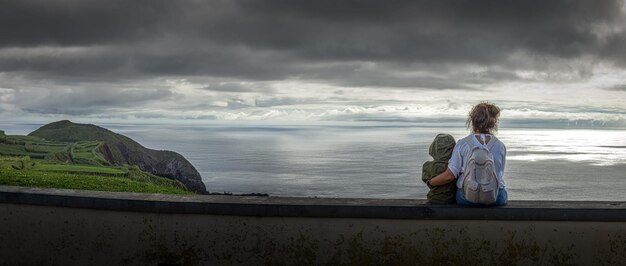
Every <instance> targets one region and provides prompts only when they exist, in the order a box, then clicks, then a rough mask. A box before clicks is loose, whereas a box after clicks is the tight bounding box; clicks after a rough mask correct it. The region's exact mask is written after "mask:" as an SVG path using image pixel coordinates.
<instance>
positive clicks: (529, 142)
mask: <svg viewBox="0 0 626 266" xmlns="http://www.w3.org/2000/svg"><path fill="white" fill-rule="evenodd" d="M0 126H2V127H0V129H5V130H6V131H7V133H9V134H24V133H28V132H30V131H32V130H34V129H36V128H37V127H39V126H40V125H14V124H0ZM103 126H105V127H107V128H109V129H111V130H113V131H115V132H118V133H122V134H125V135H127V136H129V137H131V138H133V139H135V140H137V141H138V142H140V143H142V144H143V145H144V146H147V147H150V148H154V149H167V150H174V151H177V152H179V153H181V154H183V155H184V156H185V157H186V158H187V159H189V160H190V161H191V162H192V163H193V164H194V165H195V167H196V168H197V169H198V171H199V172H200V174H201V175H202V177H203V180H204V182H205V183H206V185H207V188H208V189H209V190H210V191H212V192H233V193H251V192H260V193H268V194H270V195H276V196H307V197H314V196H319V197H369V198H425V197H426V193H427V188H426V187H425V185H424V184H423V183H422V181H421V179H420V178H421V177H420V176H421V165H422V164H423V163H424V162H425V161H427V160H430V159H431V158H430V157H429V155H428V146H429V145H430V142H431V141H432V140H433V138H434V136H435V135H436V134H437V133H449V134H452V135H453V136H454V137H455V138H456V139H460V138H462V137H464V136H465V135H466V130H465V129H464V128H435V127H414V126H372V125H368V126H362V125H361V126H259V125H203V126H198V125H194V126H191V125H186V126H181V125H176V126H174V125H123V124H105V125H103ZM498 136H499V138H500V139H501V140H502V141H503V142H504V143H505V144H506V145H507V150H508V157H507V158H508V160H507V168H506V170H505V181H506V182H507V187H508V190H509V198H510V199H516V200H520V199H523V200H528V199H545V200H620V201H626V194H624V193H622V191H623V190H624V188H626V131H624V130H563V129H545V130H540V129H501V131H500V132H499V134H498Z"/></svg>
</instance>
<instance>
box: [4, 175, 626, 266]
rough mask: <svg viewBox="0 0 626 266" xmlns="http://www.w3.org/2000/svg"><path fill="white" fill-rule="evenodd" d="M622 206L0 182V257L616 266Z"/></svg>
mask: <svg viewBox="0 0 626 266" xmlns="http://www.w3.org/2000/svg"><path fill="white" fill-rule="evenodd" d="M625 205H626V203H625V202H551V201H550V202H545V201H514V202H511V203H510V204H509V205H508V206H505V207H497V208H468V207H460V206H456V205H446V206H440V205H428V204H426V202H425V201H424V200H395V199H394V200H378V199H327V198H326V199H322V198H281V197H240V196H206V195H186V196H175V195H160V194H141V193H117V192H94V191H78V190H64V189H38V188H24V187H8V186H4V187H0V258H2V259H0V265H233V264H245V265H622V264H624V261H626V218H625V216H626V206H625Z"/></svg>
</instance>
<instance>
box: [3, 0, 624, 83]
mask: <svg viewBox="0 0 626 266" xmlns="http://www.w3.org/2000/svg"><path fill="white" fill-rule="evenodd" d="M621 5H622V1H618V0H615V1H583V0H579V1H565V0H557V1H550V2H546V1H539V0H536V1H523V2H519V1H497V0H494V1H478V2H476V1H434V2H433V1H393V3H387V2H383V1H374V0H367V1H357V2H352V1H342V2H336V1H305V0H302V1H298V0H295V1H293V0H289V1H283V0H271V1H258V0H250V1H247V0H239V1H219V0H214V1H164V0H154V1H152V0H151V1H132V2H129V1H121V0H120V1H115V0H114V1H93V0H92V1H79V0H59V1H34V0H33V1H30V0H27V1H3V3H2V4H1V7H2V8H0V10H1V11H0V17H1V18H2V19H1V21H0V22H2V23H0V25H2V26H0V36H3V38H2V39H1V40H0V47H5V48H9V47H41V46H51V47H72V46H80V47H86V48H85V49H86V50H85V51H84V52H82V53H81V52H77V53H75V54H61V56H58V54H57V55H56V56H55V53H54V52H50V53H49V54H47V55H39V56H30V57H29V56H27V55H15V56H14V57H13V58H7V57H4V58H2V62H0V63H2V64H0V70H3V71H12V70H13V71H19V70H35V71H50V72H55V71H58V72H61V73H64V72H67V73H77V72H78V73H82V72H91V73H93V72H96V73H97V72H98V71H101V72H104V73H107V72H110V74H112V75H118V74H120V73H133V74H149V75H167V74H171V75H214V76H244V77H248V78H253V79H258V78H270V79H282V78H285V77H288V76H290V75H297V74H299V73H298V72H299V71H298V70H297V69H296V70H295V71H294V70H291V67H293V65H298V63H300V64H302V63H304V62H306V63H308V62H311V61H322V62H336V61H376V62H392V63H393V62H395V63H411V62H435V63H442V62H448V63H479V64H505V63H507V60H508V59H509V56H510V54H511V53H513V52H519V51H521V52H527V53H529V54H532V55H536V56H547V57H557V58H576V57H579V56H581V55H586V54H595V55H597V56H601V57H607V58H609V59H612V60H623V59H626V58H623V56H621V57H614V56H612V55H613V54H614V52H620V51H623V49H624V48H622V47H624V46H623V45H621V44H624V41H623V39H624V37H623V36H624V34H623V32H618V33H611V34H608V35H607V36H600V35H599V33H598V32H597V31H599V30H598V27H597V26H599V25H600V26H601V25H605V26H606V25H608V26H611V25H615V24H617V25H619V23H622V22H623V21H624V20H623V17H622V16H623V14H622V13H620V10H621ZM607 40H608V41H607ZM98 47H105V48H98ZM262 52H267V54H264V55H263V56H254V54H256V53H262ZM622 54H623V53H622ZM251 55H253V56H251ZM509 63H510V62H509ZM300 70H305V68H304V69H300Z"/></svg>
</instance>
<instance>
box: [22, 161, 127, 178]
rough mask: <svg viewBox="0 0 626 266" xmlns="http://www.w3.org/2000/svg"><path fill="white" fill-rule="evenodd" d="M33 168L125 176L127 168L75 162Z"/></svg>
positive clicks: (41, 165)
mask: <svg viewBox="0 0 626 266" xmlns="http://www.w3.org/2000/svg"><path fill="white" fill-rule="evenodd" d="M34 170H38V171H53V172H67V173H78V174H80V173H84V174H93V175H114V176H125V175H126V174H128V170H126V169H123V168H121V167H118V168H113V167H100V166H91V165H75V164H39V165H37V166H36V167H35V168H34Z"/></svg>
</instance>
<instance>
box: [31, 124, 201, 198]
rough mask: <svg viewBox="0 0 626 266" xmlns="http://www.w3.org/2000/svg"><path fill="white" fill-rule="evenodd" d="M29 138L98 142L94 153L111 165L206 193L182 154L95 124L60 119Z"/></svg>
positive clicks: (194, 169) (198, 177) (196, 173)
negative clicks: (133, 168) (151, 146)
mask: <svg viewBox="0 0 626 266" xmlns="http://www.w3.org/2000/svg"><path fill="white" fill-rule="evenodd" d="M29 136H35V137H39V138H42V139H46V140H51V141H61V142H76V141H101V142H102V145H100V147H99V148H98V151H99V152H100V153H101V154H102V155H103V157H104V159H105V160H106V161H108V162H109V163H111V164H113V165H123V164H128V165H136V166H138V167H139V168H140V169H141V170H143V171H146V172H149V173H151V174H154V175H158V176H162V177H167V178H170V179H175V180H178V181H180V182H181V183H183V184H184V185H185V186H186V187H187V189H188V190H190V191H193V192H195V193H206V187H205V185H204V183H203V182H202V178H201V176H200V174H199V173H198V171H197V170H196V168H195V167H194V166H193V165H192V164H191V163H190V162H189V161H187V159H185V158H184V157H183V156H182V155H180V154H178V153H176V152H173V151H159V150H152V149H148V148H146V147H143V146H142V145H141V144H139V143H137V142H136V141H134V140H132V139H130V138H128V137H126V136H123V135H120V134H117V133H114V132H112V131H110V130H108V129H105V128H102V127H99V126H96V125H92V124H77V123H73V122H71V121H68V120H63V121H58V122H53V123H50V124H47V125H44V126H42V127H41V128H39V129H37V130H35V131H33V132H31V133H30V134H29Z"/></svg>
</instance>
